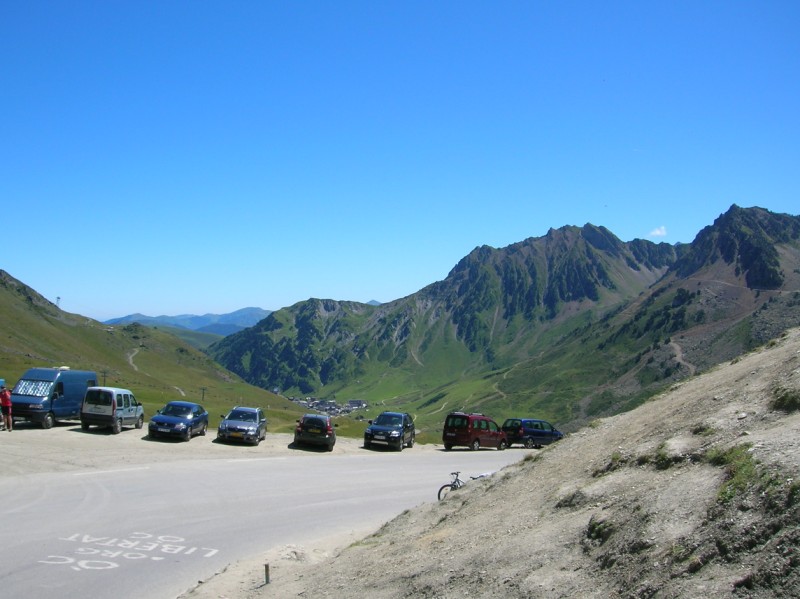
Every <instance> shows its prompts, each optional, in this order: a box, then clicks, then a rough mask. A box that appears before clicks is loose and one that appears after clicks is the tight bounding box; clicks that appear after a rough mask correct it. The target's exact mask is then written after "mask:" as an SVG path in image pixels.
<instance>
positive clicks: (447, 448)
mask: <svg viewBox="0 0 800 599" xmlns="http://www.w3.org/2000/svg"><path fill="white" fill-rule="evenodd" d="M451 449H453V446H452V445H450V443H445V444H444V450H445V451H450V450H451Z"/></svg>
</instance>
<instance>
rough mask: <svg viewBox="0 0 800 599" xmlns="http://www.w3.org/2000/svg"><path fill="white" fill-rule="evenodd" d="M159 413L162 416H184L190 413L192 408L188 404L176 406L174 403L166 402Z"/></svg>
mask: <svg viewBox="0 0 800 599" xmlns="http://www.w3.org/2000/svg"><path fill="white" fill-rule="evenodd" d="M161 413H162V414H164V416H177V417H178V418H185V417H187V416H189V415H191V413H192V408H190V407H189V406H177V405H175V404H171V403H170V404H167V405H166V406H165V407H164V409H163V410H161Z"/></svg>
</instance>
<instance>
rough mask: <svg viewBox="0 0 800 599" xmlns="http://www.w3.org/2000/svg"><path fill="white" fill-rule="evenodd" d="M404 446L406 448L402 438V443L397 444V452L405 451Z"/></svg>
mask: <svg viewBox="0 0 800 599" xmlns="http://www.w3.org/2000/svg"><path fill="white" fill-rule="evenodd" d="M404 446H405V443H403V439H402V438H401V439H400V442H399V443H398V444H397V451H403V447H404Z"/></svg>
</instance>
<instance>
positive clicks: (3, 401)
mask: <svg viewBox="0 0 800 599" xmlns="http://www.w3.org/2000/svg"><path fill="white" fill-rule="evenodd" d="M0 410H2V412H3V423H4V424H5V425H6V430H7V431H9V432H11V430H12V429H13V428H14V419H13V418H12V417H11V391H9V390H8V388H7V387H6V386H5V385H2V386H0Z"/></svg>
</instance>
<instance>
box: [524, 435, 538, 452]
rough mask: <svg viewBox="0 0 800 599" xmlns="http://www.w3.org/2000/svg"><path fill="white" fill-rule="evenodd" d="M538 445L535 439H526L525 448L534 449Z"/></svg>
mask: <svg viewBox="0 0 800 599" xmlns="http://www.w3.org/2000/svg"><path fill="white" fill-rule="evenodd" d="M534 447H536V443H534V442H533V439H531V438H527V439H525V448H526V449H533V448H534Z"/></svg>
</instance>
